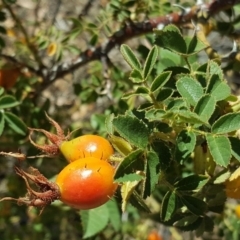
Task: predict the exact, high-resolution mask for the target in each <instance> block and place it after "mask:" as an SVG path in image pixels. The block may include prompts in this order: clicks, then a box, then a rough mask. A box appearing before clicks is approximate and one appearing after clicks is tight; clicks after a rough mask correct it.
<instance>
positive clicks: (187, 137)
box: [175, 130, 196, 163]
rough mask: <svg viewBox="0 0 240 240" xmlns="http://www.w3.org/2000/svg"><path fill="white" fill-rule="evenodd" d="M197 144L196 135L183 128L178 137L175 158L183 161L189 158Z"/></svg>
mask: <svg viewBox="0 0 240 240" xmlns="http://www.w3.org/2000/svg"><path fill="white" fill-rule="evenodd" d="M195 145H196V135H195V134H194V133H193V132H188V131H186V130H182V131H181V132H180V133H179V134H178V136H177V139H176V149H175V160H176V161H177V162H180V163H183V161H184V160H186V159H188V158H189V156H190V155H191V153H192V152H193V150H194V148H195Z"/></svg>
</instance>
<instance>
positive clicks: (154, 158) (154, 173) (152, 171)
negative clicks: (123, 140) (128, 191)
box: [143, 151, 160, 198]
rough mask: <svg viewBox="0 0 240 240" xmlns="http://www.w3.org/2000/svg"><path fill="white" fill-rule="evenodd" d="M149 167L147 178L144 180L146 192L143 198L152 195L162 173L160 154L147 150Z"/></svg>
mask: <svg viewBox="0 0 240 240" xmlns="http://www.w3.org/2000/svg"><path fill="white" fill-rule="evenodd" d="M146 164H147V169H146V173H145V174H146V178H145V182H144V194H143V198H146V197H148V196H150V195H151V193H152V192H153V190H154V189H155V187H156V184H157V183H158V178H159V173H160V163H159V158H158V155H157V154H156V153H155V152H151V151H149V152H147V163H146Z"/></svg>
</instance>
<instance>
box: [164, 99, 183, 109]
mask: <svg viewBox="0 0 240 240" xmlns="http://www.w3.org/2000/svg"><path fill="white" fill-rule="evenodd" d="M168 101H169V103H168V105H167V110H170V109H171V110H173V109H179V108H182V107H186V102H185V101H184V100H183V99H182V98H171V99H169V100H168Z"/></svg>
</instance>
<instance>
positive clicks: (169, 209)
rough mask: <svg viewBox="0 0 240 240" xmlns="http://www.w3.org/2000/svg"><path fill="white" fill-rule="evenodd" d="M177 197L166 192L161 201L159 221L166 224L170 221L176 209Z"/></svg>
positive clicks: (172, 193)
mask: <svg viewBox="0 0 240 240" xmlns="http://www.w3.org/2000/svg"><path fill="white" fill-rule="evenodd" d="M177 199H178V198H177V195H176V194H175V193H174V192H171V191H168V192H167V193H166V194H165V196H164V198H163V201H162V207H161V213H160V216H161V219H162V220H163V221H164V222H166V221H168V220H170V219H171V217H172V215H173V213H174V212H175V210H176V209H177Z"/></svg>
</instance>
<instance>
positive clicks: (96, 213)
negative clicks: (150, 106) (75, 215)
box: [80, 204, 109, 239]
mask: <svg viewBox="0 0 240 240" xmlns="http://www.w3.org/2000/svg"><path fill="white" fill-rule="evenodd" d="M80 215H81V220H82V226H83V239H85V238H89V237H92V236H94V235H96V234H97V233H99V232H101V231H102V230H103V229H104V228H105V227H106V226H107V224H108V222H109V210H108V207H107V205H106V204H104V205H102V206H100V207H98V208H94V209H90V210H81V211H80Z"/></svg>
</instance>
